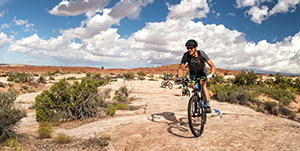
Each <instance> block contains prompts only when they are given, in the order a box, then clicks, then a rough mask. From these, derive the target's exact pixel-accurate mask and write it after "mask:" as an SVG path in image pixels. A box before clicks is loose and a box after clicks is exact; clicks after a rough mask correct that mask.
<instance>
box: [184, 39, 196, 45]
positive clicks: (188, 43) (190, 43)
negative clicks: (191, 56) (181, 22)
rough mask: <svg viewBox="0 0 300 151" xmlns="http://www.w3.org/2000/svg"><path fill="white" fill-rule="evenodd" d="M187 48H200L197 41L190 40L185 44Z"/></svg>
mask: <svg viewBox="0 0 300 151" xmlns="http://www.w3.org/2000/svg"><path fill="white" fill-rule="evenodd" d="M185 46H194V47H197V46H198V43H197V41H196V40H194V39H190V40H188V41H187V42H186V43H185Z"/></svg>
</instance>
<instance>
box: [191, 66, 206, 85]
mask: <svg viewBox="0 0 300 151" xmlns="http://www.w3.org/2000/svg"><path fill="white" fill-rule="evenodd" d="M206 75H207V71H206V69H204V70H203V71H198V72H197V74H196V75H195V72H193V71H190V79H191V81H192V82H193V81H195V80H196V79H197V78H201V79H203V78H206Z"/></svg>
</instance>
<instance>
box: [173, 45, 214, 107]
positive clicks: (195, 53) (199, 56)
mask: <svg viewBox="0 0 300 151" xmlns="http://www.w3.org/2000/svg"><path fill="white" fill-rule="evenodd" d="M185 46H186V49H187V50H188V51H187V52H185V53H184V54H183V56H182V59H181V63H180V65H179V68H178V71H177V72H178V76H179V77H178V80H181V75H182V70H183V69H184V67H185V65H186V63H188V67H189V76H190V79H191V83H192V86H193V89H195V80H196V79H197V78H201V79H203V78H206V77H207V79H208V80H209V79H210V78H212V77H214V73H215V70H216V67H215V65H214V63H213V62H212V61H211V59H210V58H209V57H208V56H207V54H206V53H205V52H204V51H202V50H197V47H198V43H197V41H195V40H194V39H190V40H188V41H187V42H186V43H185ZM205 63H207V64H208V65H209V66H210V69H211V73H210V74H209V75H207V71H206V67H205V66H206V64H205ZM196 71H197V72H196ZM196 73H197V74H196ZM195 74H196V76H195ZM200 87H201V89H202V91H203V94H204V98H205V105H206V112H207V113H211V108H210V96H209V93H208V90H207V87H206V81H202V80H201V82H200Z"/></svg>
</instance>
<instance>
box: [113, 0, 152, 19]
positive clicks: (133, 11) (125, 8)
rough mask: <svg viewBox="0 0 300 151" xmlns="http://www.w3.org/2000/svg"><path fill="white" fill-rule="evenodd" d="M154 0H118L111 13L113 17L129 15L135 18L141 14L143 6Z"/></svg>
mask: <svg viewBox="0 0 300 151" xmlns="http://www.w3.org/2000/svg"><path fill="white" fill-rule="evenodd" d="M153 1H154V0H123V1H120V2H118V3H117V4H116V5H115V6H114V7H113V8H112V11H111V12H110V13H109V15H110V16H111V17H113V18H124V17H129V18H131V19H135V18H137V17H138V16H139V13H140V12H141V10H142V6H146V5H147V4H149V3H152V2H153Z"/></svg>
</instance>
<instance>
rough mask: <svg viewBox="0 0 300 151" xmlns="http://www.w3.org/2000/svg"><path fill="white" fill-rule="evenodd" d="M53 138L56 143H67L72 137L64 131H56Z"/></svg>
mask: <svg viewBox="0 0 300 151" xmlns="http://www.w3.org/2000/svg"><path fill="white" fill-rule="evenodd" d="M53 140H54V142H55V143H58V144H66V143H69V142H70V141H71V140H72V138H71V136H69V135H67V134H65V133H57V134H55V135H54V136H53Z"/></svg>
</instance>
